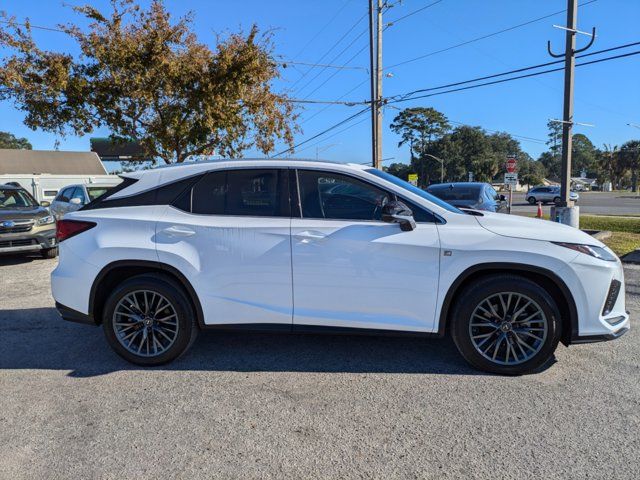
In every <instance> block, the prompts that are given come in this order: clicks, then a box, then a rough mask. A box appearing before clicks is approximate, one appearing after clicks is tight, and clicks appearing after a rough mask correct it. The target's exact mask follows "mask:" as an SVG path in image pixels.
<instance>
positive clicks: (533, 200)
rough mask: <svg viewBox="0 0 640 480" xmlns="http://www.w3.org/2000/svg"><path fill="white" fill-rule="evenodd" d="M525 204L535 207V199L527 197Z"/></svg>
mask: <svg viewBox="0 0 640 480" xmlns="http://www.w3.org/2000/svg"><path fill="white" fill-rule="evenodd" d="M527 202H529V203H530V204H531V205H535V204H536V199H535V197H529V198H527Z"/></svg>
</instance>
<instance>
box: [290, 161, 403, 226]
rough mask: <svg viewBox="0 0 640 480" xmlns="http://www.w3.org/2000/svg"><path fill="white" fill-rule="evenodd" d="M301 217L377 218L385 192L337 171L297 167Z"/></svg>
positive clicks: (388, 198) (389, 198)
mask: <svg viewBox="0 0 640 480" xmlns="http://www.w3.org/2000/svg"><path fill="white" fill-rule="evenodd" d="M298 183H299V188H300V201H301V203H302V216H303V217H305V218H326V219H339V220H381V219H382V206H383V205H384V204H385V203H386V202H388V201H389V200H391V196H390V194H389V193H387V192H385V191H384V190H382V189H380V188H377V187H374V186H373V185H370V184H368V183H365V182H362V181H360V180H357V179H355V178H352V177H349V176H346V175H341V174H339V173H331V172H320V171H314V170H298Z"/></svg>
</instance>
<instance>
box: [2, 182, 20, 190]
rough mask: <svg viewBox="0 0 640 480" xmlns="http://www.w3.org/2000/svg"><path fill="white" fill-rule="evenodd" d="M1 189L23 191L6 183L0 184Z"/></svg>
mask: <svg viewBox="0 0 640 480" xmlns="http://www.w3.org/2000/svg"><path fill="white" fill-rule="evenodd" d="M0 188H3V189H5V190H23V188H22V187H16V186H15V185H9V184H5V183H0Z"/></svg>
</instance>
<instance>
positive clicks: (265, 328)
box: [201, 323, 444, 338]
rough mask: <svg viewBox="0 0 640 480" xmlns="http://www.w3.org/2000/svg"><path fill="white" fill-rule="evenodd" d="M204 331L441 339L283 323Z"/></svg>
mask: <svg viewBox="0 0 640 480" xmlns="http://www.w3.org/2000/svg"><path fill="white" fill-rule="evenodd" d="M201 329H202V330H204V331H214V330H217V331H224V332H263V333H300V334H303V333H306V334H317V335H318V334H321V335H367V336H384V337H422V338H441V337H443V336H444V335H443V334H441V333H439V332H410V331H404V330H383V329H375V328H353V327H330V326H320V325H291V324H284V323H232V324H218V325H204V326H201Z"/></svg>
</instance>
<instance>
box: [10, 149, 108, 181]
mask: <svg viewBox="0 0 640 480" xmlns="http://www.w3.org/2000/svg"><path fill="white" fill-rule="evenodd" d="M41 173H49V174H53V175H105V174H106V173H107V170H106V169H105V168H104V165H102V162H101V161H100V158H99V157H98V155H96V154H95V153H94V152H64V151H59V150H10V149H0V175H3V174H5V175H6V174H10V175H32V174H41Z"/></svg>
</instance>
